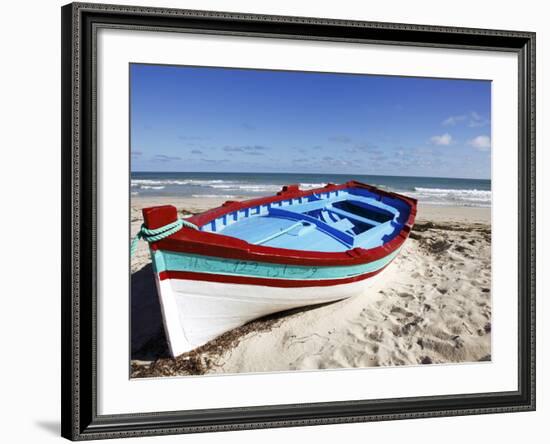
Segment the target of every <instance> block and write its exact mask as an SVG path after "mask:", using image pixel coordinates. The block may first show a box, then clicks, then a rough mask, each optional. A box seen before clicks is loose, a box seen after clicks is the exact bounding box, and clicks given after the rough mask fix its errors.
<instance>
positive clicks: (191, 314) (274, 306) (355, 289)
mask: <svg viewBox="0 0 550 444" xmlns="http://www.w3.org/2000/svg"><path fill="white" fill-rule="evenodd" d="M380 274H382V273H379V274H377V275H376V276H373V277H371V278H369V279H365V280H362V281H356V282H350V283H345V284H341V285H333V286H326V287H299V288H280V287H268V286H259V285H243V284H228V283H219V282H205V281H193V280H185V279H165V280H160V279H159V278H158V275H157V276H156V278H157V288H158V293H159V298H160V305H161V309H162V315H163V318H164V326H165V331H166V336H167V340H168V344H169V347H170V351H171V353H172V355H173V356H178V355H180V354H182V353H185V352H188V351H190V350H193V349H195V348H197V347H199V346H201V345H203V344H205V343H207V342H208V341H211V340H212V339H215V338H216V337H218V336H220V335H221V334H223V333H225V332H227V331H229V330H232V329H234V328H236V327H239V326H241V325H244V324H246V323H247V322H249V321H251V320H253V319H257V318H259V317H262V316H265V315H268V314H271V313H276V312H279V311H283V310H288V309H292V308H296V307H304V306H307V305H314V304H320V303H324V302H331V301H337V300H340V299H346V298H349V297H352V296H356V295H358V294H361V293H362V292H363V291H364V290H365V289H366V288H368V287H369V286H370V285H371V284H372V283H373V281H374V280H375V279H376V278H378V276H380Z"/></svg>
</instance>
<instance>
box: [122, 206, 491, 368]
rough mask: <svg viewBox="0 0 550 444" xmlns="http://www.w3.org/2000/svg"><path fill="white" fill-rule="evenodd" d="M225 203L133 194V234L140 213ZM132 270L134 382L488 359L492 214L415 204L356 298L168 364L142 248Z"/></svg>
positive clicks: (266, 324) (246, 330)
mask: <svg viewBox="0 0 550 444" xmlns="http://www.w3.org/2000/svg"><path fill="white" fill-rule="evenodd" d="M224 200H226V199H225V198H223V197H220V198H204V197H201V198H166V197H147V198H145V197H134V196H133V197H132V206H131V227H132V235H134V234H135V233H136V232H137V231H138V230H139V227H140V226H141V223H142V217H141V209H142V208H144V207H148V206H154V205H160V204H167V203H170V204H172V205H175V206H176V207H177V208H178V210H179V211H180V215H181V216H183V217H185V216H186V215H190V214H193V213H199V212H202V211H204V210H206V209H208V208H212V207H216V206H219V205H220V204H221V203H223V201H224ZM131 272H132V278H131V282H132V296H131V316H132V319H131V325H132V328H131V330H132V331H131V336H132V338H131V342H132V350H131V358H132V360H131V376H132V377H158V376H182V375H199V374H207V373H242V372H268V371H289V370H312V369H326V368H346V367H371V366H393V365H418V364H439V363H458V362H472V361H482V360H490V359H491V291H490V289H491V211H490V208H475V207H450V206H440V205H422V204H420V205H419V209H418V215H417V220H416V224H415V226H414V229H413V231H412V233H411V236H410V238H409V240H408V241H407V242H406V244H405V246H404V248H403V249H402V251H401V253H400V254H399V256H398V257H397V258H396V259H395V260H394V262H393V263H392V264H391V265H390V266H389V267H388V268H387V269H386V270H385V271H384V273H383V275H382V277H381V279H380V280H378V281H377V282H376V284H375V285H374V286H373V287H371V288H370V289H369V290H367V291H366V292H365V293H364V294H362V295H361V296H358V297H355V298H351V299H347V300H343V301H339V302H335V303H331V304H327V305H324V306H316V307H306V308H303V309H298V310H293V311H291V312H285V313H279V314H276V315H272V316H269V317H267V318H262V319H259V320H256V321H253V322H251V323H249V324H247V325H245V326H243V327H241V328H238V329H235V330H233V331H231V332H228V333H226V334H224V335H222V336H221V337H219V338H217V339H215V340H213V341H211V342H209V343H208V344H206V345H204V346H202V347H200V348H198V349H196V350H194V351H192V352H189V353H185V354H183V355H181V356H179V357H177V358H175V359H172V358H170V357H169V355H168V349H167V344H166V340H165V337H164V331H163V326H162V320H161V314H160V307H159V304H158V297H157V293H156V288H155V284H154V278H153V273H152V267H151V260H150V257H149V251H148V247H147V244H146V243H145V242H140V244H139V247H138V249H137V252H136V254H135V255H134V257H133V258H132V263H131Z"/></svg>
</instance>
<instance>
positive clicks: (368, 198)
mask: <svg viewBox="0 0 550 444" xmlns="http://www.w3.org/2000/svg"><path fill="white" fill-rule="evenodd" d="M409 213H410V207H409V205H408V204H407V203H406V202H405V201H403V200H400V199H397V198H392V197H387V196H382V195H379V194H376V193H374V192H372V191H369V190H366V189H364V188H348V189H345V190H336V191H326V192H320V193H316V194H311V195H308V196H304V197H300V198H294V199H284V200H281V201H278V202H273V203H270V204H264V205H258V206H252V207H249V208H246V209H244V210H239V211H234V212H231V213H228V214H226V215H224V216H222V217H219V218H217V219H214V220H213V221H212V222H210V223H209V224H207V225H205V226H203V227H201V230H203V231H209V232H213V233H220V234H223V235H225V236H232V237H235V238H238V239H242V240H245V241H247V242H249V243H251V244H256V245H264V246H269V247H276V248H288V249H293V250H308V251H323V252H341V251H346V250H349V249H352V248H356V247H362V248H365V249H368V248H376V247H379V246H381V245H383V244H385V243H387V242H389V241H390V240H391V239H393V238H394V237H395V236H397V234H399V232H400V231H401V230H402V229H403V225H404V223H405V222H406V221H407V219H408V217H409Z"/></svg>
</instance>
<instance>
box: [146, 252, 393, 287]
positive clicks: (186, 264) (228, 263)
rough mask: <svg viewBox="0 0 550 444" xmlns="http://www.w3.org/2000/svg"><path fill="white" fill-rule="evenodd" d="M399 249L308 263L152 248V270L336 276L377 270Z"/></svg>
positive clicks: (308, 277)
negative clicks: (357, 261)
mask: <svg viewBox="0 0 550 444" xmlns="http://www.w3.org/2000/svg"><path fill="white" fill-rule="evenodd" d="M398 253H399V250H396V251H394V252H393V253H391V254H389V255H388V256H386V257H383V258H382V259H378V260H376V261H373V262H369V263H368V264H361V265H351V266H328V267H322V266H320V267H310V266H302V265H286V264H271V263H267V262H253V261H242V260H236V259H225V258H219V257H212V256H200V255H193V254H186V253H176V252H171V251H158V250H157V251H155V252H154V260H153V263H154V264H155V271H156V272H157V273H160V272H162V271H168V270H169V271H191V272H198V273H213V274H224V275H233V276H247V277H259V278H272V279H273V278H276V279H298V280H302V279H340V278H347V277H353V276H359V275H362V274H365V273H372V272H374V271H378V270H380V269H381V268H383V267H385V266H386V265H387V264H388V263H390V262H391V261H392V260H393V259H394V258H395V256H397V254H398Z"/></svg>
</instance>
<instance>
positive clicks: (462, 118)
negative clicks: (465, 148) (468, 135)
mask: <svg viewBox="0 0 550 444" xmlns="http://www.w3.org/2000/svg"><path fill="white" fill-rule="evenodd" d="M462 122H465V123H466V122H467V124H468V126H469V127H470V128H478V127H481V126H485V125H487V124H488V123H489V120H487V119H485V118H484V117H483V116H482V115H481V114H479V113H476V112H475V111H470V112H469V113H466V114H460V115H457V116H450V117H447V118H446V119H445V120H444V121H443V122H442V123H441V124H442V125H443V126H455V125H456V124H458V123H462Z"/></svg>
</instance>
